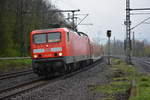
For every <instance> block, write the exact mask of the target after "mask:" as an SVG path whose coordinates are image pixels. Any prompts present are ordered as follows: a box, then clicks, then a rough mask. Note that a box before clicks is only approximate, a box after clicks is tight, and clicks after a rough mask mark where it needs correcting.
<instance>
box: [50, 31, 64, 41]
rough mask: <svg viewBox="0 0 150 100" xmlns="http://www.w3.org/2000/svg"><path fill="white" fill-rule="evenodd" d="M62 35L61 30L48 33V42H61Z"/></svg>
mask: <svg viewBox="0 0 150 100" xmlns="http://www.w3.org/2000/svg"><path fill="white" fill-rule="evenodd" d="M60 40H61V35H60V33H59V32H53V33H52V32H51V33H48V43H52V42H60Z"/></svg>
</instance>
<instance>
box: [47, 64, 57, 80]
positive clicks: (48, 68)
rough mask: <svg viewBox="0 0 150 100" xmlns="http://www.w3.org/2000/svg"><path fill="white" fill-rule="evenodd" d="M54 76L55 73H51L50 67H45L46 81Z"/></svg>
mask: <svg viewBox="0 0 150 100" xmlns="http://www.w3.org/2000/svg"><path fill="white" fill-rule="evenodd" d="M54 76H55V73H54V72H53V70H52V68H51V67H50V66H48V67H47V69H46V75H45V78H46V79H51V78H53V77H54Z"/></svg>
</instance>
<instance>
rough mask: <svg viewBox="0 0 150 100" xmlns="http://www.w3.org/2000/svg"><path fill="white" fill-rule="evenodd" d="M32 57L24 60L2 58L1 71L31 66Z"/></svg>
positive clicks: (0, 62) (0, 61)
mask: <svg viewBox="0 0 150 100" xmlns="http://www.w3.org/2000/svg"><path fill="white" fill-rule="evenodd" d="M31 63H32V60H31V59H23V60H0V71H2V72H9V71H12V70H19V69H25V68H30V67H31Z"/></svg>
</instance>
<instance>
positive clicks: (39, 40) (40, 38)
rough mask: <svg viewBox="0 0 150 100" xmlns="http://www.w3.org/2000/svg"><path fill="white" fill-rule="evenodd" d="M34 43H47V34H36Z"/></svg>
mask: <svg viewBox="0 0 150 100" xmlns="http://www.w3.org/2000/svg"><path fill="white" fill-rule="evenodd" d="M34 43H37V44H39V43H46V34H35V35H34Z"/></svg>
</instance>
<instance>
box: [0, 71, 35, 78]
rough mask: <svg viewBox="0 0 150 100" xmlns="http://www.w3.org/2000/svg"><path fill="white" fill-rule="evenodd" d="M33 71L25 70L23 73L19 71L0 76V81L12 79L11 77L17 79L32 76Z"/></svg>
mask: <svg viewBox="0 0 150 100" xmlns="http://www.w3.org/2000/svg"><path fill="white" fill-rule="evenodd" d="M32 73H33V70H25V71H19V72H13V73H7V74H2V75H0V80H4V79H8V78H13V77H19V76H23V75H27V74H32Z"/></svg>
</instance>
